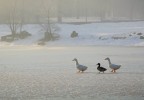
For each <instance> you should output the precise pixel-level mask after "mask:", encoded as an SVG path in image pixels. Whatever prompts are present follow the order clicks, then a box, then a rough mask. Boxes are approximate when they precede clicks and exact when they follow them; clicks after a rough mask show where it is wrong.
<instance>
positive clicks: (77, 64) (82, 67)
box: [72, 58, 88, 72]
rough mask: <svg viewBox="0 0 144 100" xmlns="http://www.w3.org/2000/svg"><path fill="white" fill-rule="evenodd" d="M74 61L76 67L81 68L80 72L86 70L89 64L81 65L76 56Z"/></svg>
mask: <svg viewBox="0 0 144 100" xmlns="http://www.w3.org/2000/svg"><path fill="white" fill-rule="evenodd" d="M72 61H75V62H76V67H77V69H78V70H79V71H78V72H84V71H85V70H87V68H88V67H87V66H84V65H81V64H79V63H78V60H77V59H76V58H74V59H73V60H72Z"/></svg>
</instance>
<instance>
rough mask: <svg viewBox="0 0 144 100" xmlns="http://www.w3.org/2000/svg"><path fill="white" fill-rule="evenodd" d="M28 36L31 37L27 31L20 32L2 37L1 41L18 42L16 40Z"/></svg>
mask: <svg viewBox="0 0 144 100" xmlns="http://www.w3.org/2000/svg"><path fill="white" fill-rule="evenodd" d="M28 36H31V34H30V33H28V32H27V31H22V32H20V33H17V34H15V35H13V34H10V35H5V36H2V37H1V41H5V42H12V41H14V40H18V39H25V38H27V37H28Z"/></svg>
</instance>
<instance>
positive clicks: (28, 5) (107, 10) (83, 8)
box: [0, 0, 144, 23]
mask: <svg viewBox="0 0 144 100" xmlns="http://www.w3.org/2000/svg"><path fill="white" fill-rule="evenodd" d="M143 5H144V0H1V1H0V16H1V17H0V22H1V23H3V22H5V21H6V20H7V19H8V17H9V14H10V13H15V14H16V15H17V16H18V17H19V16H24V18H25V21H26V22H29V23H30V22H36V21H37V20H44V18H45V16H46V15H47V14H48V15H49V16H50V17H51V18H58V17H61V18H65V17H75V18H77V19H79V18H81V17H95V18H100V20H101V21H105V20H143V19H144V10H143V8H144V6H143ZM47 12H49V13H47Z"/></svg>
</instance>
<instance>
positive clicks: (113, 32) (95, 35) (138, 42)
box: [0, 21, 144, 46]
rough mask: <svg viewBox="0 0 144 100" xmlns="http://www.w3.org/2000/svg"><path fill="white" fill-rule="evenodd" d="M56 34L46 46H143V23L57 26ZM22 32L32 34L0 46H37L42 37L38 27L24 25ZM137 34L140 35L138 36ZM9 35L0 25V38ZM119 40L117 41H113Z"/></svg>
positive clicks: (3, 26) (6, 28)
mask: <svg viewBox="0 0 144 100" xmlns="http://www.w3.org/2000/svg"><path fill="white" fill-rule="evenodd" d="M58 26H59V28H60V30H59V31H58V32H57V33H58V34H59V35H60V39H59V40H56V41H50V42H47V45H53V46H58V45H124V46H144V39H140V36H144V22H143V21H139V22H117V23H91V24H81V25H73V24H58ZM24 30H26V31H28V32H29V33H31V34H32V36H31V37H29V38H27V39H24V40H17V41H15V42H13V43H4V42H0V45H1V46H2V45H37V43H38V41H39V40H40V39H41V38H42V37H43V36H44V34H43V32H42V31H41V29H40V26H39V25H25V26H24ZM72 31H76V32H78V34H79V37H77V38H70V34H71V33H72ZM138 33H142V34H141V35H138ZM6 34H10V31H9V29H8V27H7V26H6V25H0V36H3V35H6ZM114 38H119V39H114Z"/></svg>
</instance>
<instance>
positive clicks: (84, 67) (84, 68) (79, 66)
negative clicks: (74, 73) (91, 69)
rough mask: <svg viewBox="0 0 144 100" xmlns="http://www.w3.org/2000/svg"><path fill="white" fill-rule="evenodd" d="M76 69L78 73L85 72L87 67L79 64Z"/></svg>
mask: <svg viewBox="0 0 144 100" xmlns="http://www.w3.org/2000/svg"><path fill="white" fill-rule="evenodd" d="M77 69H78V70H80V71H85V70H86V69H87V67H86V66H84V65H80V64H79V65H77Z"/></svg>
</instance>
